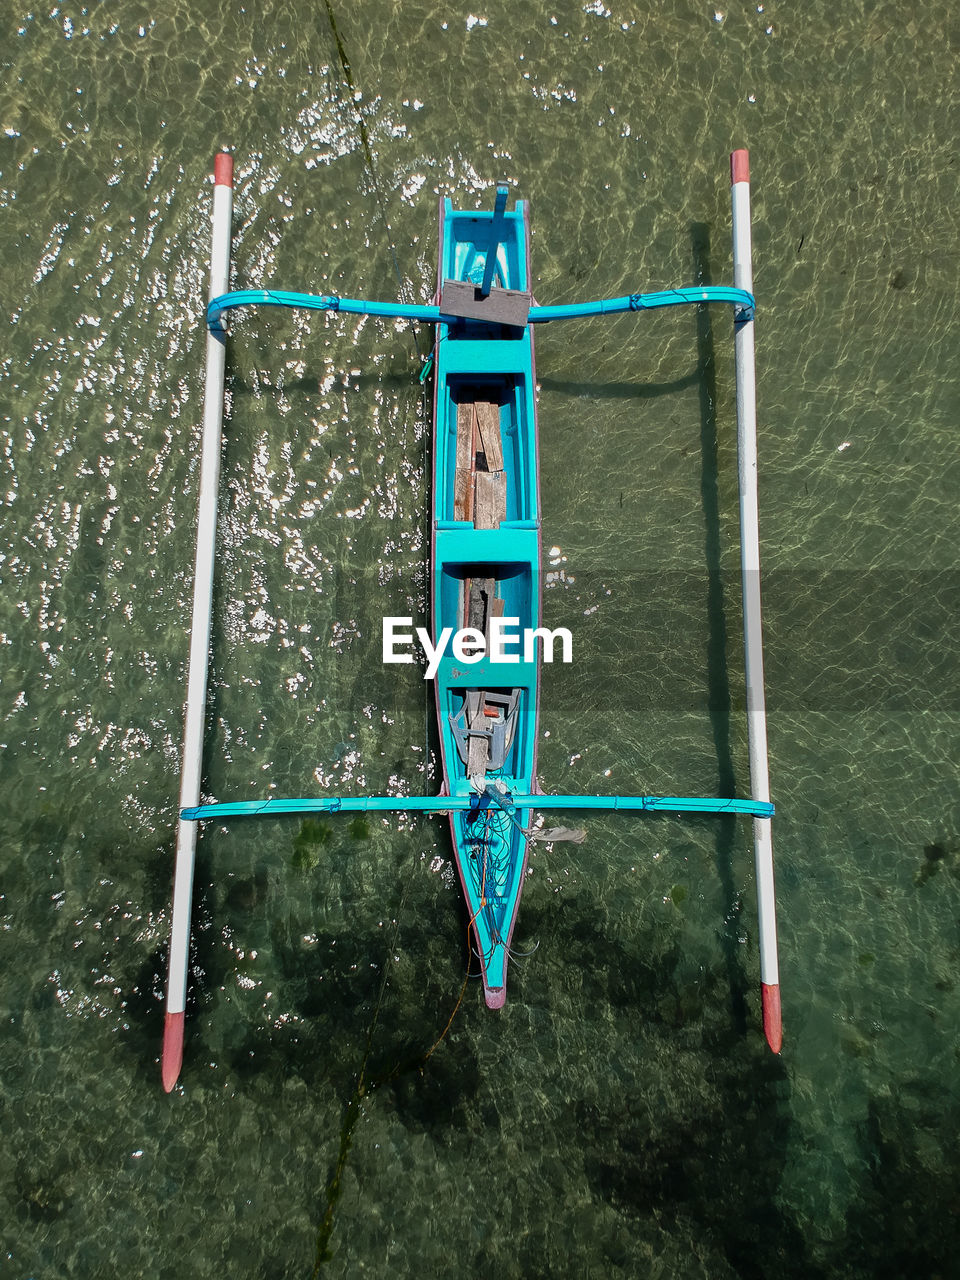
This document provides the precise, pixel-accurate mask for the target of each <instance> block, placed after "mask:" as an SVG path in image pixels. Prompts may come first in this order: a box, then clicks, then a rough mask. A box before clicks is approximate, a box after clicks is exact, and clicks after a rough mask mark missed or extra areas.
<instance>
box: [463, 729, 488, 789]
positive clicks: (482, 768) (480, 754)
mask: <svg viewBox="0 0 960 1280" xmlns="http://www.w3.org/2000/svg"><path fill="white" fill-rule="evenodd" d="M489 759H490V740H489V739H488V738H480V737H478V736H477V735H476V734H473V733H471V734H470V736H469V737H468V738H467V777H468V778H472V777H474V776H475V775H476V774H478V773H486V772H487V763H488V761H489Z"/></svg>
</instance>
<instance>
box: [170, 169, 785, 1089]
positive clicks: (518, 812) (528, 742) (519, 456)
mask: <svg viewBox="0 0 960 1280" xmlns="http://www.w3.org/2000/svg"><path fill="white" fill-rule="evenodd" d="M731 179H732V184H731V185H732V205H733V257H734V286H733V287H732V288H729V287H726V286H713V287H709V286H708V287H700V288H685V289H675V290H669V291H666V292H662V293H649V294H642V293H638V294H629V295H626V296H624V297H621V298H613V299H608V300H605V301H599V302H587V303H580V304H575V305H572V306H546V307H542V306H537V305H535V304H534V303H533V299H532V288H531V274H530V218H529V207H528V205H527V204H526V202H524V201H519V200H518V201H517V202H516V205H515V208H514V209H513V210H512V211H508V210H507V208H506V205H507V188H506V187H505V186H499V187H498V188H497V193H496V202H495V206H494V209H493V211H492V213H490V212H488V213H475V212H465V211H458V210H454V209H453V208H452V206H451V202H450V201H449V200H445V201H444V202H443V204H442V206H441V210H440V252H439V269H438V274H437V296H436V299H435V302H434V304H433V305H432V306H407V305H406V304H402V303H384V302H370V301H362V300H358V299H351V298H343V297H336V296H314V295H309V294H301V293H286V292H277V291H273V290H268V291H264V290H244V291H240V292H233V293H230V292H228V276H229V268H230V237H231V220H232V187H233V160H232V157H231V156H230V155H229V154H227V153H221V154H220V155H218V156H217V157H216V160H215V163H214V193H213V244H212V252H211V275H210V302H209V306H208V309H207V325H208V334H207V365H206V386H205V395H204V421H203V452H202V461H201V478H200V499H199V517H198V531H197V552H196V565H195V574H194V598H193V622H192V630H191V641H190V659H189V668H188V681H187V704H186V720H185V729H184V747H183V761H182V774H181V786H180V814H179V822H178V827H177V851H176V866H175V873H174V889H173V924H172V932H171V939H170V958H169V974H168V980H167V997H166V1017H165V1025H164V1039H163V1057H162V1072H163V1086H164V1088H165V1089H166V1090H167V1091H168V1092H169V1091H170V1090H171V1089H172V1088H173V1087H174V1085H175V1084H176V1081H177V1078H178V1076H179V1074H180V1068H181V1065H182V1060H183V1039H184V1011H185V1008H186V989H187V968H188V953H189V942H190V912H191V902H192V894H193V875H194V861H195V852H196V841H197V825H198V823H199V822H200V821H202V820H204V819H211V818H215V819H218V820H222V819H224V818H231V817H245V816H266V815H269V816H277V815H281V814H305V813H355V812H358V811H368V812H369V811H378V812H389V811H392V812H417V813H438V814H439V813H446V814H448V815H449V820H450V830H451V835H452V842H453V850H454V857H455V860H456V865H457V870H458V872H459V877H460V883H461V885H462V887H463V892H464V896H465V898H466V903H467V910H468V913H469V917H470V924H471V928H472V931H473V934H474V937H475V940H476V949H477V953H478V955H479V957H480V965H481V972H482V976H483V985H484V995H485V998H486V1003H487V1004H488V1005H489V1006H490V1007H491V1008H500V1007H501V1006H502V1005H503V1004H504V1002H505V999H506V980H507V963H508V959H509V956H510V941H511V937H512V934H513V929H514V925H515V924H516V919H517V910H518V907H519V904H520V895H521V891H522V888H523V881H524V872H525V869H526V864H527V844H528V836H527V834H526V832H527V829H529V827H530V824H531V820H532V817H533V811H534V810H547V811H558V810H583V809H612V810H646V811H659V812H663V811H667V812H673V813H701V814H702V813H710V814H743V815H748V816H751V817H752V818H753V827H754V851H755V862H756V876H757V898H758V907H759V918H760V972H761V985H762V1010H763V1027H764V1033H765V1035H766V1038H767V1041H768V1043H769V1045H770V1048H771V1049H772V1050H773V1051H774V1053H779V1052H780V1048H781V1043H782V1028H781V1014H780V986H779V974H778V965H777V935H776V919H775V902H774V884H773V849H772V843H771V834H770V827H771V818H772V816H773V805H772V804H771V803H770V784H769V776H768V768H767V732H766V712H765V704H764V689H763V656H762V642H761V615H760V576H759V575H760V551H759V538H758V516H757V447H756V387H755V366H754V306H755V303H754V298H753V294H752V289H753V279H752V265H751V234H750V185H749V183H750V179H749V162H748V155H747V152H746V151H735V152H734V153H733V155H732V156H731ZM715 302H716V303H726V304H728V305H731V306H732V307H733V309H734V311H733V314H734V335H735V337H734V343H735V361H736V384H737V444H738V454H739V482H740V531H741V565H742V586H743V615H744V641H745V658H746V689H747V719H748V730H749V752H750V779H751V790H752V793H753V795H752V798H751V799H732V798H731V799H717V800H714V799H696V798H691V797H683V796H597V795H579V796H578V795H564V796H558V795H548V794H545V793H544V792H542V791H541V789H540V786H539V783H538V780H537V726H538V718H539V699H540V684H539V658H540V656H541V652H540V651H541V648H542V644H543V640H544V635H545V633H542V634H541V635H540V637H539V638H538V639H537V640H536V645H537V647H536V648H535V649H534V651H533V653H532V654H528V655H526V659H525V658H524V657H522V656H521V655H519V654H510V655H506V654H503V655H502V656H501V660H499V661H498V660H496V650H495V649H494V652H493V654H492V655H491V654H490V653H487V654H485V655H481V656H478V654H477V652H476V651H475V650H476V649H478V648H480V647H482V644H483V642H484V640H489V639H490V637H491V635H492V633H493V632H494V631H495V630H497V629H498V627H501V628H502V626H503V623H501V622H500V620H501V619H503V622H507V621H509V622H511V623H512V624H513V626H514V627H519V628H520V630H521V631H522V632H523V633H532V634H533V635H534V636H535V637H536V635H537V630H538V628H540V626H541V617H542V611H541V590H540V583H541V564H542V555H541V534H540V521H541V512H540V482H539V459H538V444H537V416H536V374H535V365H534V343H533V330H534V326H535V325H537V324H544V323H546V322H549V321H554V320H562V319H571V318H575V317H582V316H594V315H611V314H615V313H618V312H624V311H644V310H648V309H652V308H657V307H669V306H677V305H698V306H699V305H703V304H706V303H715ZM252 305H267V306H281V307H296V308H310V309H314V310H324V311H341V312H349V313H353V314H362V315H373V316H384V317H402V318H406V319H409V320H415V321H421V322H423V323H428V324H435V325H436V326H437V341H436V344H435V348H434V353H435V354H434V359H435V366H434V370H433V377H434V435H433V513H432V514H433V519H432V566H431V585H432V606H431V623H432V630H433V639H434V643H436V642H437V640H438V638H439V637H440V636H441V635H442V634H443V633H444V632H445V631H446V630H447V629H448V628H449V629H450V630H449V631H448V632H447V634H448V635H449V634H450V633H451V632H457V631H463V630H464V629H466V628H469V629H471V631H472V632H473V633H474V640H475V642H476V643H475V646H474V651H472V652H470V653H469V654H467V653H466V651H465V650H464V649H463V648H462V647H461V649H460V654H461V655H462V656H459V657H458V656H457V652H456V650H455V651H454V653H452V654H451V653H446V654H445V655H444V656H443V658H442V659H441V660H440V662H439V666H438V668H437V671H436V676H435V681H434V687H435V695H436V697H435V701H436V711H437V721H438V725H439V730H440V747H441V757H442V767H443V785H442V788H441V792H440V794H439V795H437V796H360V797H357V796H350V797H347V796H328V797H317V798H302V799H290V800H284V799H267V800H264V801H262V802H238V803H229V802H228V803H219V804H202V803H201V799H200V782H201V767H202V756H203V730H204V719H205V707H206V688H207V661H208V650H209V644H210V626H211V608H212V592H213V575H214V559H215V544H216V513H217V500H218V483H219V466H220V454H221V431H222V422H223V384H224V366H225V350H226V348H225V340H226V334H225V331H224V327H223V317H224V315H225V314H226V312H228V311H229V310H231V309H232V308H235V307H240V306H252Z"/></svg>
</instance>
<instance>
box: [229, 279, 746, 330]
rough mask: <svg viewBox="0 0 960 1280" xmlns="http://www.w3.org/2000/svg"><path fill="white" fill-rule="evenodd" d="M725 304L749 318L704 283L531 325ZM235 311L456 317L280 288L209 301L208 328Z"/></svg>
mask: <svg viewBox="0 0 960 1280" xmlns="http://www.w3.org/2000/svg"><path fill="white" fill-rule="evenodd" d="M707 302H720V303H726V304H728V305H730V306H732V307H734V309H735V312H736V318H737V319H738V320H751V319H753V315H754V310H755V308H756V301H755V299H754V296H753V294H752V293H748V292H747V290H746V289H732V288H730V287H729V286H727V285H703V286H699V287H696V288H690V289H664V290H661V291H659V292H656V293H627V294H624V295H623V297H621V298H601V299H599V300H598V301H596V302H573V303H568V304H563V305H560V306H553V307H531V308H530V313H529V316H528V321H529V323H530V324H546V323H548V321H550V320H576V319H580V318H582V317H584V316H612V315H619V314H621V313H622V312H625V311H654V310H656V309H657V308H660V307H682V306H691V305H697V306H699V305H702V304H703V303H707ZM236 307H290V308H293V309H294V310H306V311H339V312H343V313H345V314H347V315H357V316H382V317H384V318H386V319H398V320H419V321H421V322H422V323H424V324H440V323H441V322H444V323H448V324H452V323H454V322H455V321H456V319H457V317H456V316H453V315H448V314H446V313H445V312H443V311H441V310H440V308H439V307H425V306H415V305H412V304H408V303H406V302H373V301H370V300H367V299H363V298H341V297H339V296H338V295H337V294H334V293H329V294H321V293H290V292H287V291H285V290H282V289H236V290H234V291H233V292H232V293H221V294H220V295H219V296H218V297H216V298H213V299H211V301H210V305H209V306H208V307H207V326H208V328H210V329H212V330H217V329H220V328H221V320H222V317H223V314H224V312H225V311H232V310H233V309H234V308H236Z"/></svg>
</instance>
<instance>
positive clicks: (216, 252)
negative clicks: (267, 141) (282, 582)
mask: <svg viewBox="0 0 960 1280" xmlns="http://www.w3.org/2000/svg"><path fill="white" fill-rule="evenodd" d="M232 221H233V157H232V156H231V155H228V154H227V153H226V152H221V153H220V154H219V155H218V156H217V157H216V159H215V160H214V164H213V234H212V243H211V248H210V297H211V298H215V297H217V296H219V295H220V294H222V293H225V292H226V290H227V289H228V288H229V279H228V277H229V275H230V231H231V222H232ZM225 362H226V350H225V346H224V333H223V330H222V328H219V327H218V328H217V329H215V330H208V331H207V366H206V382H205V386H204V397H203V443H202V452H201V461H200V500H199V511H198V514H197V555H196V560H195V563H194V576H193V618H192V621H191V624H190V660H189V666H188V675H187V707H186V714H185V718H184V729H183V759H182V763H181V772H180V806H179V807H180V809H184V808H188V807H189V806H191V805H196V804H199V803H200V773H201V767H202V764H203V729H204V721H205V719H206V708H207V662H208V657H209V653H210V624H211V616H212V611H213V571H214V555H215V552H216V541H217V501H218V495H219V488H220V450H221V436H222V429H223V378H224V365H225ZM196 851H197V824H196V823H195V822H185V821H184V819H183V818H178V821H177V857H176V864H175V869H174V873H173V924H172V927H171V931H170V964H169V969H168V973H167V1001H166V1016H165V1018H164V1024H163V1059H162V1070H163V1087H164V1089H165V1090H166V1091H167V1093H169V1092H170V1090H171V1089H172V1088H173V1086H174V1085H175V1084H176V1083H177V1077H178V1076H179V1075H180V1066H181V1064H182V1062H183V1027H184V1012H185V1010H186V1006H187V965H188V961H189V955H190V910H191V906H192V903H193V866H194V860H195V856H196Z"/></svg>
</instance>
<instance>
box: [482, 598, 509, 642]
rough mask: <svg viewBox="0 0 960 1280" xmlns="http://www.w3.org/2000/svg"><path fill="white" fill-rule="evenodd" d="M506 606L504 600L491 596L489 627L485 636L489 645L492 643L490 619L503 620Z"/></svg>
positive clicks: (488, 612) (488, 614)
mask: <svg viewBox="0 0 960 1280" xmlns="http://www.w3.org/2000/svg"><path fill="white" fill-rule="evenodd" d="M505 607H506V604H505V602H504V601H503V600H499V599H498V598H497V597H496V596H491V598H490V607H489V608H488V609H487V627H486V631H485V632H484V634H485V635H486V637H487V643H488V644H489V643H490V619H491V618H502V617H503V611H504V608H505Z"/></svg>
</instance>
